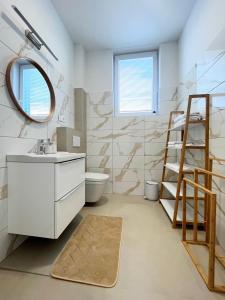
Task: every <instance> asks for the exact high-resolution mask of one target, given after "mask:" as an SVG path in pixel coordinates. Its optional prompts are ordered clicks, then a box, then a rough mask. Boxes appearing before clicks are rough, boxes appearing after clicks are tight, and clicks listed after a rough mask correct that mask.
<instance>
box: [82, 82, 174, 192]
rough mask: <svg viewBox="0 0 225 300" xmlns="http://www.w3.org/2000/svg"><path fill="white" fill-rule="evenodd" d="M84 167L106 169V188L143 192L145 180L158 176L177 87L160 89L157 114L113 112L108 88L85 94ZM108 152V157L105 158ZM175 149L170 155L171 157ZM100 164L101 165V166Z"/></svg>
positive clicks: (109, 190)
mask: <svg viewBox="0 0 225 300" xmlns="http://www.w3.org/2000/svg"><path fill="white" fill-rule="evenodd" d="M87 98H88V99H87V128H88V131H87V141H88V143H87V166H88V170H102V171H103V172H105V173H108V172H109V169H110V174H112V176H111V177H110V180H109V183H108V186H110V187H112V189H111V188H107V192H113V193H121V194H128V195H129V194H130V195H144V182H145V180H156V181H160V180H161V172H162V166H163V157H164V148H165V139H166V132H167V127H168V119H169V112H170V110H171V109H173V110H174V109H175V107H176V106H177V102H176V100H177V87H167V88H164V89H161V93H160V99H159V100H160V105H161V107H162V108H161V109H160V114H157V115H151V116H145V117H144V116H114V115H113V94H112V92H111V91H102V92H89V93H88V97H87ZM109 156H110V158H109ZM175 156H176V152H174V153H173V155H172V156H171V159H172V160H175V158H174V157H175ZM102 167H103V168H102Z"/></svg>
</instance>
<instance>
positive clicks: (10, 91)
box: [6, 57, 56, 123]
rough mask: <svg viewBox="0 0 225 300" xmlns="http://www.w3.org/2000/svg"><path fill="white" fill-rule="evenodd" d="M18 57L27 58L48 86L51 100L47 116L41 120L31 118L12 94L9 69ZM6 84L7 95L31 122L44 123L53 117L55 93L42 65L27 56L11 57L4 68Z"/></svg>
mask: <svg viewBox="0 0 225 300" xmlns="http://www.w3.org/2000/svg"><path fill="white" fill-rule="evenodd" d="M19 59H24V60H27V61H28V62H29V63H30V64H32V65H33V66H35V67H36V68H37V69H38V71H39V72H40V73H41V75H42V76H43V77H44V79H45V82H46V84H47V86H48V89H49V92H50V101H51V106H50V111H49V114H48V116H47V118H46V119H44V120H43V121H39V120H35V119H33V118H32V117H31V116H30V115H28V114H27V113H26V112H25V111H24V110H23V109H22V108H21V106H20V104H19V102H18V100H17V98H16V96H15V95H14V92H13V87H12V81H11V70H12V66H13V65H14V64H15V62H16V61H17V60H19ZM6 86H7V89H8V92H9V95H10V97H11V99H12V101H13V103H14V104H15V106H16V107H17V109H18V110H19V111H20V113H21V114H22V115H23V116H25V117H26V118H27V119H28V120H30V121H32V122H36V123H46V122H48V121H50V120H51V119H52V117H53V114H54V112H55V106H56V102H55V93H54V89H53V86H52V83H51V81H50V79H49V77H48V75H47V74H46V72H45V71H44V70H43V69H42V67H41V66H40V65H39V64H38V63H36V62H35V61H34V60H32V59H30V58H28V57H16V58H14V59H12V60H11V61H10V62H9V64H8V66H7V69H6Z"/></svg>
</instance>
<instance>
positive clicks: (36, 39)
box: [12, 5, 59, 61]
mask: <svg viewBox="0 0 225 300" xmlns="http://www.w3.org/2000/svg"><path fill="white" fill-rule="evenodd" d="M12 8H13V9H14V10H15V12H16V13H17V14H18V16H20V18H21V19H22V20H23V21H24V23H25V24H26V25H27V26H28V28H29V29H30V30H28V29H27V30H25V36H26V37H27V38H28V39H29V41H31V43H32V44H33V45H34V46H35V47H36V48H37V49H38V50H40V49H41V47H42V46H45V48H46V49H47V50H48V51H49V52H50V53H51V55H52V56H53V57H54V58H55V60H57V61H58V60H59V59H58V58H57V57H56V56H55V54H54V53H53V52H52V50H51V49H50V48H49V47H48V45H47V44H46V43H45V41H44V40H43V39H42V38H41V37H40V35H39V34H38V33H37V31H36V30H35V29H34V28H33V26H32V25H31V24H30V23H29V22H28V21H27V19H26V18H25V17H24V15H23V14H22V13H21V12H20V11H19V9H18V8H17V7H16V6H15V5H12Z"/></svg>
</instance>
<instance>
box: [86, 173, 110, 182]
mask: <svg viewBox="0 0 225 300" xmlns="http://www.w3.org/2000/svg"><path fill="white" fill-rule="evenodd" d="M108 178H109V175H107V174H102V173H90V172H87V173H85V179H86V180H89V181H103V180H107V179H108Z"/></svg>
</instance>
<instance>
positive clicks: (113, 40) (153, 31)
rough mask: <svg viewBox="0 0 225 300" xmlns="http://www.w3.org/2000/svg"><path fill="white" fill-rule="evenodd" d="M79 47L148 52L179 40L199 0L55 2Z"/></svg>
mask: <svg viewBox="0 0 225 300" xmlns="http://www.w3.org/2000/svg"><path fill="white" fill-rule="evenodd" d="M52 2H53V4H54V6H55V8H56V10H57V11H58V14H59V15H60V17H61V19H62V20H63V22H64V24H65V25H66V27H67V28H68V30H69V32H70V34H71V37H72V38H73V40H74V42H75V44H81V45H83V46H84V47H85V48H86V49H87V50H94V49H113V50H114V51H125V50H145V49H148V48H156V47H158V46H159V44H161V43H163V42H168V41H174V40H177V39H178V37H179V35H180V33H181V31H182V28H183V26H184V24H185V22H186V20H187V18H188V16H189V14H190V12H191V9H192V7H193V4H194V2H195V0H52Z"/></svg>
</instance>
